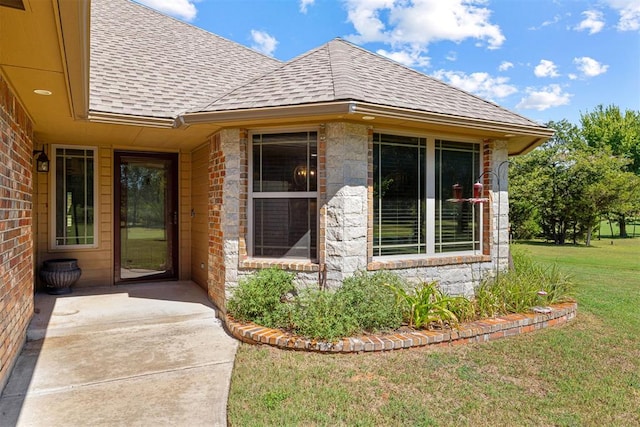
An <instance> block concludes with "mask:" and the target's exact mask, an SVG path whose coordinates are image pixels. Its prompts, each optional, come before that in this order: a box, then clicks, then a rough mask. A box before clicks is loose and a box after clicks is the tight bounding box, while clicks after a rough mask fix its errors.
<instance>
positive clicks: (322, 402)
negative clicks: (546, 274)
mask: <svg viewBox="0 0 640 427" xmlns="http://www.w3.org/2000/svg"><path fill="white" fill-rule="evenodd" d="M611 241H612V240H611V239H608V240H604V239H603V240H600V241H597V240H596V241H594V246H593V247H590V248H586V247H583V246H578V247H573V246H565V247H557V246H552V245H544V244H541V243H533V244H526V245H525V246H526V247H527V248H528V249H529V251H530V252H531V253H532V254H533V255H534V257H535V258H536V259H537V260H539V261H540V262H543V263H545V264H551V263H553V262H558V264H559V265H560V266H561V267H562V268H563V269H565V270H566V271H570V272H571V273H572V274H573V275H574V278H575V281H576V283H577V284H578V287H577V293H576V297H577V299H578V302H579V309H578V310H579V312H578V316H577V318H576V319H575V320H574V321H573V322H572V323H570V324H568V325H565V326H563V327H559V328H554V329H549V330H543V331H538V332H535V333H531V334H527V335H523V336H517V337H513V338H509V339H506V340H501V341H495V342H491V343H486V344H478V345H469V346H461V347H455V348H422V349H411V350H403V351H395V352H387V353H379V354H359V355H358V354H355V355H322V354H312V353H301V352H292V351H284V350H278V349H274V348H270V347H255V346H249V345H242V346H241V347H240V349H239V351H238V355H237V359H236V365H235V368H234V372H233V377H232V384H231V392H230V396H229V414H228V415H229V421H230V424H231V425H234V426H262V425H277V426H287V425H304V426H309V425H312V426H324V425H331V426H333V425H362V426H371V425H390V426H396V425H402V426H412V425H416V426H425V425H441V426H449V425H456V426H458V425H462V426H464V425H469V426H519V425H523V426H531V425H536V426H537V425H559V426H583V425H586V426H602V425H606V426H630V425H640V239H614V240H613V244H611Z"/></svg>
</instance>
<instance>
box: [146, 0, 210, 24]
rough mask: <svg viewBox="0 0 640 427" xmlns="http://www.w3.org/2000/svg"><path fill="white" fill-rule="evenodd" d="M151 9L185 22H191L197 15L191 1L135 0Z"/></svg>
mask: <svg viewBox="0 0 640 427" xmlns="http://www.w3.org/2000/svg"><path fill="white" fill-rule="evenodd" d="M137 1H138V3H140V4H144V5H145V6H148V7H150V8H152V9H155V10H157V11H159V12H162V13H165V14H167V15H170V16H173V17H175V18H178V19H182V20H185V21H193V20H194V19H195V18H196V14H197V13H198V11H197V9H196V6H195V4H194V1H193V0H137Z"/></svg>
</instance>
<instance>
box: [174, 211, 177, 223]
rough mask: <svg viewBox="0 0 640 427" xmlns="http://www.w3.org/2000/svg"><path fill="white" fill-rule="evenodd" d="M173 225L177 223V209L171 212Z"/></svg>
mask: <svg viewBox="0 0 640 427" xmlns="http://www.w3.org/2000/svg"><path fill="white" fill-rule="evenodd" d="M173 225H178V211H174V212H173Z"/></svg>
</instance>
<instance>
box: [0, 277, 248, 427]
mask: <svg viewBox="0 0 640 427" xmlns="http://www.w3.org/2000/svg"><path fill="white" fill-rule="evenodd" d="M35 307H36V315H35V316H34V318H33V319H32V321H31V324H30V326H29V331H28V341H27V343H26V345H25V347H24V349H23V350H22V353H21V354H20V357H19V359H18V361H17V363H16V365H15V367H14V370H13V373H12V375H11V377H10V378H9V382H8V383H7V385H6V387H5V389H4V391H3V394H2V396H1V398H0V426H2V427H4V426H49V427H51V426H88V425H92V426H95V425H109V426H120V425H122V426H125V425H126V426H151V425H153V426H162V425H171V426H174V425H189V426H224V425H226V405H227V396H228V390H229V382H230V379H231V371H232V368H233V363H234V358H235V353H236V349H237V342H236V341H235V340H234V339H232V338H230V337H229V336H228V335H227V334H226V333H225V331H224V330H223V328H222V325H221V322H220V321H219V320H218V319H217V318H216V316H215V314H216V313H215V309H214V307H213V305H212V304H211V303H210V302H209V301H208V299H207V296H206V293H205V292H204V291H203V290H202V289H201V288H199V287H198V286H197V285H195V284H194V283H192V282H166V283H149V284H136V285H126V286H114V287H109V288H91V289H78V290H74V292H73V293H72V294H70V295H65V296H51V295H46V294H37V295H36V296H35Z"/></svg>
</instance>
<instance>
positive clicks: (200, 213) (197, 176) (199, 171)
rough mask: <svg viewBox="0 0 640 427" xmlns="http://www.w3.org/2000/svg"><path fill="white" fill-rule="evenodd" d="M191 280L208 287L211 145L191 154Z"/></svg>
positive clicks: (204, 287)
mask: <svg viewBox="0 0 640 427" xmlns="http://www.w3.org/2000/svg"><path fill="white" fill-rule="evenodd" d="M191 159H192V162H191V165H192V166H191V168H192V169H191V208H192V209H193V216H192V217H191V280H193V281H194V282H196V283H197V284H198V285H200V286H201V287H202V288H203V289H205V290H206V289H207V264H208V255H207V246H208V242H209V235H208V230H207V226H208V209H209V208H208V199H209V169H208V168H209V145H208V144H207V145H206V146H204V147H201V148H199V149H197V150H195V151H194V152H193V154H192V156H191Z"/></svg>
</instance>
